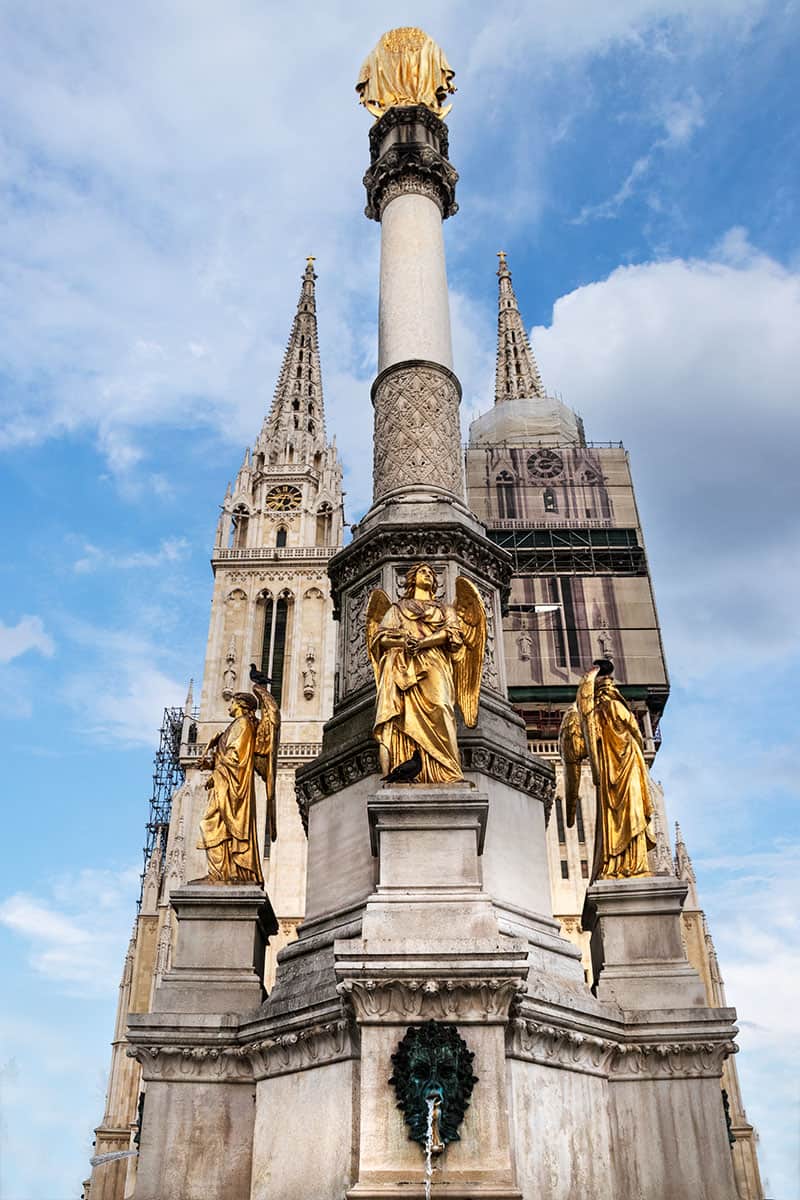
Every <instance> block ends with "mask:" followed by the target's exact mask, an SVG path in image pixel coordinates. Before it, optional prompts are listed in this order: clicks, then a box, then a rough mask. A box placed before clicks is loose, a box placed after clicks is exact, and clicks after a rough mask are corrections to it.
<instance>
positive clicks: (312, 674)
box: [302, 646, 317, 700]
mask: <svg viewBox="0 0 800 1200" xmlns="http://www.w3.org/2000/svg"><path fill="white" fill-rule="evenodd" d="M316 661H317V652H316V650H315V648H314V647H313V646H308V647H307V649H306V665H305V667H304V668H303V671H302V675H303V695H304V696H305V698H306V700H311V699H313V697H314V693H315V692H316V690H317V672H316V669H315V667H314V663H315V662H316Z"/></svg>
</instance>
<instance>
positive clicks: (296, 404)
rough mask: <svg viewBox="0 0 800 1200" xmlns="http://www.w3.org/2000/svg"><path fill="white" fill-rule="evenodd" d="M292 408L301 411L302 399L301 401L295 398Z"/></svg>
mask: <svg viewBox="0 0 800 1200" xmlns="http://www.w3.org/2000/svg"><path fill="white" fill-rule="evenodd" d="M292 408H293V409H294V411H295V412H299V411H300V401H299V400H293V401H292Z"/></svg>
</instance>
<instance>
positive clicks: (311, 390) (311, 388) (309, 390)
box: [308, 384, 314, 396]
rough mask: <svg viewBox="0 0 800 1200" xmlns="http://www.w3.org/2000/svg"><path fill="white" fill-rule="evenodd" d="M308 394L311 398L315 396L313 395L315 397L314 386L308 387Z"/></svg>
mask: <svg viewBox="0 0 800 1200" xmlns="http://www.w3.org/2000/svg"><path fill="white" fill-rule="evenodd" d="M308 394H309V396H313V395H314V387H313V385H312V384H309V385H308Z"/></svg>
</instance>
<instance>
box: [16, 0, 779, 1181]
mask: <svg viewBox="0 0 800 1200" xmlns="http://www.w3.org/2000/svg"><path fill="white" fill-rule="evenodd" d="M403 23H418V24H421V25H423V27H425V28H426V29H427V30H428V31H429V32H430V33H431V34H432V35H433V36H434V37H436V38H437V40H438V41H440V42H441V44H442V45H443V46H444V48H445V50H446V52H447V54H448V57H449V59H450V61H451V62H452V64H453V65H454V67H455V69H456V72H457V77H456V83H457V85H458V87H459V91H458V93H457V94H456V96H455V97H454V101H455V103H454V108H453V112H452V114H451V117H450V119H449V122H448V123H449V126H450V133H451V157H452V160H453V162H454V164H455V165H456V167H457V169H458V170H459V172H460V174H461V182H460V184H459V202H460V205H461V211H460V212H459V213H458V215H457V216H456V217H455V218H454V219H452V220H450V221H448V222H447V225H446V240H447V253H448V268H449V276H450V283H451V290H452V310H453V321H454V340H455V353H456V368H457V370H458V373H459V375H460V377H461V380H462V382H463V385H464V411H465V419H466V418H468V417H469V416H470V415H473V414H474V413H476V412H478V411H482V410H484V409H485V408H486V407H487V406H488V405H489V404H490V403H491V400H492V385H493V367H494V339H495V320H496V317H495V287H496V280H495V277H494V271H495V269H496V259H495V253H496V251H497V250H498V249H500V248H503V249H505V250H506V251H507V252H508V254H509V262H510V265H511V268H512V271H513V274H514V283H515V287H516V290H517V294H518V297H519V300H520V304H521V307H522V309H523V313H524V315H525V318H526V320H527V322H528V324H529V325H530V326H531V327H532V336H533V341H534V347H535V351H536V354H537V357H538V360H539V365H540V368H541V372H542V375H543V378H544V380H545V384H546V385H547V386H548V387H549V388H550V389H552V390H555V391H557V392H558V393H559V394H561V395H562V396H563V398H564V400H565V401H566V402H567V403H569V404H570V405H572V406H573V407H574V408H575V409H576V410H578V411H579V412H580V413H581V414H582V416H583V418H584V421H585V423H586V428H587V433H588V436H589V437H590V438H595V439H598V440H602V439H607V438H614V439H622V440H623V441H624V442H625V444H626V446H627V447H628V448H629V450H630V452H631V458H632V467H633V472H634V479H635V482H636V485H637V493H638V499H639V503H640V508H641V516H642V522H643V525H644V528H645V531H646V536H647V542H648V550H649V555H650V559H651V567H652V571H653V576H654V581H655V587H656V598H657V602H658V606H659V612H660V616H661V620H662V625H663V632H664V639H665V646H666V652H667V658H668V662H669V666H670V670H671V675H672V682H673V694H672V698H671V700H670V703H669V706H668V708H667V713H666V715H665V719H664V725H663V728H664V745H663V748H662V750H661V752H660V754H659V756H658V759H657V761H656V765H655V770H654V773H655V774H656V776H657V777H658V778H660V779H661V780H662V782H663V784H664V786H665V789H666V794H667V803H668V806H669V811H670V814H671V816H672V817H674V818H677V819H679V820H680V822H681V825H682V828H683V831H684V835H685V837H686V840H687V842H688V845H689V849H690V851H691V852H692V855H693V858H694V862H695V867H696V870H697V874H698V883H699V888H700V895H701V900H702V902H703V903H704V905H705V908H706V911H707V914H708V917H709V921H710V924H711V928H712V932H713V934H714V937H715V940H716V944H717V949H718V952H719V957H720V962H721V966H722V971H723V974H724V976H725V981H726V985H727V990H728V996H729V999H730V1001H731V1002H732V1003H735V1004H736V1005H737V1006H738V1008H739V1011H740V1017H741V1020H740V1026H741V1036H740V1043H741V1047H742V1051H741V1053H740V1055H739V1059H738V1063H739V1070H740V1075H741V1079H742V1085H743V1091H744V1098H745V1104H746V1107H747V1113H748V1116H749V1118H750V1120H751V1121H753V1122H754V1123H755V1124H756V1125H757V1126H758V1128H759V1130H760V1133H761V1164H762V1172H763V1175H764V1177H765V1180H766V1181H768V1188H767V1195H768V1196H770V1197H774V1198H776V1200H796V1198H797V1197H798V1196H800V1184H799V1182H798V1176H799V1175H800V1167H799V1165H798V1159H799V1152H800V1151H799V1146H798V1085H797V1079H798V1075H799V1072H798V1065H800V1064H798V1035H797V1029H796V1020H795V1013H796V1011H797V1007H798V1003H799V1002H800V995H798V980H799V979H800V949H799V948H798V937H797V913H796V878H797V875H798V873H799V872H800V836H798V828H797V820H796V812H797V783H796V780H797V766H796V750H795V746H796V732H795V730H796V719H795V713H794V707H795V706H794V705H793V704H792V703H791V699H790V697H791V694H792V685H793V683H794V680H795V674H796V672H797V669H798V666H800V651H799V648H798V622H797V615H796V610H797V599H796V598H797V595H798V586H799V584H800V581H798V561H800V560H799V558H798V520H797V513H798V495H797V492H798V478H800V472H798V469H797V463H796V461H795V458H796V454H797V446H798V441H799V440H800V439H798V434H799V433H800V429H798V425H800V417H799V416H798V412H799V411H800V406H799V405H798V403H797V392H798V382H797V381H798V379H800V338H798V334H797V331H798V327H800V245H799V244H798V234H797V229H798V190H797V183H798V129H799V127H800V120H799V119H798V106H797V98H796V97H797V85H796V63H797V55H798V40H799V39H798V33H799V32H800V11H799V10H798V4H797V3H796V2H787V3H779V2H774V3H769V2H762V0H611V3H609V4H607V5H599V4H597V3H595V2H594V0H572V2H571V3H570V4H569V5H565V4H563V3H556V2H555V0H542V3H540V4H537V5H532V4H524V3H515V2H513V0H511V2H509V3H506V4H504V5H503V6H502V7H498V9H497V11H496V13H495V12H492V13H490V14H488V15H487V6H486V5H483V4H478V3H450V4H445V3H427V4H426V5H424V6H417V7H411V8H397V7H396V6H388V5H379V6H376V5H374V4H372V5H367V4H365V3H361V2H351V3H348V4H346V5H345V4H339V3H331V4H327V5H324V6H322V5H311V4H309V3H306V2H304V0H300V2H299V3H296V4H294V5H291V6H286V5H278V4H275V3H270V2H265V0H262V2H261V3H257V2H255V0H237V2H235V3H231V2H229V3H226V4H224V5H223V4H221V3H212V2H210V0H194V2H193V3H191V4H190V3H188V2H187V3H180V2H178V0H160V3H158V4H156V3H155V2H154V0H152V2H151V0H141V3H139V4H137V5H134V6H130V5H121V4H116V3H113V2H112V3H111V4H100V3H93V2H91V0H90V2H89V3H86V2H85V0H83V2H80V3H78V2H77V0H48V2H47V3H45V2H44V0H27V2H26V3H25V4H19V5H16V4H13V3H11V2H8V3H5V4H0V47H2V49H0V56H2V59H3V61H2V62H0V206H2V211H1V213H0V251H1V253H0V331H1V332H0V402H1V403H2V413H3V421H2V427H1V428H0V456H2V458H1V461H2V468H3V469H2V483H1V484H0V486H2V488H3V492H4V495H3V501H4V505H5V511H6V512H7V513H8V514H9V515H8V518H7V520H6V521H5V522H4V533H5V541H6V546H5V550H4V553H3V555H2V558H0V578H2V584H3V586H2V589H1V590H0V708H1V709H2V716H3V720H4V742H5V746H6V756H5V763H4V768H5V769H4V776H5V785H6V786H5V789H4V790H5V793H6V804H7V811H8V816H7V818H6V819H7V828H8V835H7V841H6V845H7V852H6V865H5V870H4V872H3V880H2V887H0V938H1V939H2V953H3V958H4V962H5V964H6V966H7V974H6V977H7V978H10V979H11V980H12V981H13V983H12V986H11V987H6V988H5V989H4V991H3V995H2V998H1V999H0V1023H1V1024H0V1028H2V1033H3V1051H2V1099H1V1102H2V1109H1V1110H0V1121H1V1122H2V1124H1V1125H0V1150H1V1151H2V1155H1V1156H0V1195H2V1197H3V1198H4V1200H66V1198H68V1197H69V1198H71V1197H76V1196H78V1195H79V1194H80V1188H79V1185H80V1180H81V1179H82V1178H83V1177H84V1175H85V1173H86V1169H87V1161H88V1156H89V1153H90V1145H91V1130H92V1127H93V1125H94V1124H96V1123H97V1121H98V1120H99V1119H100V1116H101V1113H102V1108H103V1091H104V1085H105V1072H106V1069H107V1064H108V1041H109V1038H110V1036H111V1032H112V1025H113V1017H114V1005H115V999H116V990H117V984H118V980H119V973H120V969H121V965H122V958H123V954H124V950H125V946H126V944H127V938H128V936H129V931H130V924H131V921H132V918H133V912H134V901H135V895H136V877H137V874H138V870H139V869H140V847H141V845H142V842H143V828H144V822H145V819H146V809H147V797H148V794H149V788H150V774H151V758H152V752H153V749H154V744H155V740H156V730H157V728H158V724H159V721H160V712H161V709H162V708H163V706H164V705H165V704H173V703H180V702H181V701H182V700H183V697H184V695H185V691H186V683H187V681H188V678H189V677H190V676H194V677H195V678H198V677H199V676H200V674H201V671H202V654H203V650H204V646H205V638H206V626H207V620H208V604H209V599H210V593H211V578H210V570H209V567H208V555H209V549H210V545H211V541H212V537H213V530H214V526H215V522H216V515H217V511H218V507H217V506H218V505H219V503H220V501H221V500H222V496H223V494H224V490H225V484H226V482H227V480H228V479H229V478H230V477H231V475H232V474H234V473H235V470H236V468H237V466H238V464H239V461H240V459H241V454H242V450H243V447H244V446H245V445H246V444H247V443H248V442H251V441H252V440H253V438H254V436H255V434H256V432H257V430H258V428H259V427H260V424H261V420H262V417H263V413H264V411H265V409H266V407H267V406H268V404H269V401H270V398H271V394H272V389H273V387H274V383H275V379H276V377H277V373H278V368H279V365H280V359H281V356H282V353H283V347H284V343H285V339H286V334H287V332H288V328H289V323H290V320H291V316H292V313H293V310H294V306H295V303H296V298H297V293H298V288H299V277H300V274H301V271H302V267H303V263H304V258H305V255H306V254H308V253H313V254H315V255H316V256H317V270H318V274H319V282H318V287H317V290H318V308H319V322H320V339H321V350H322V356H323V370H324V384H325V394H326V408H327V418H328V430H329V433H334V432H335V433H336V435H337V438H338V441H339V444H340V447H341V450H342V454H343V457H344V462H345V469H346V478H345V486H346V488H347V491H348V497H347V503H348V515H349V517H350V519H351V520H355V519H356V518H357V517H358V515H359V514H360V512H361V511H362V510H363V509H364V508H365V507H366V505H367V503H368V501H369V491H370V475H371V453H370V435H371V421H370V418H369V412H370V408H369V384H370V382H371V379H372V377H373V375H374V371H375V352H376V342H377V337H376V300H377V256H378V227H377V226H376V225H375V224H374V223H371V222H368V221H366V220H365V218H364V217H363V215H362V210H363V203H364V197H363V188H362V185H361V176H362V174H363V171H364V169H365V167H366V164H367V151H368V147H367V132H368V128H369V118H368V117H367V116H366V115H365V114H364V113H363V111H361V110H360V109H359V108H358V106H357V105H356V102H355V93H354V91H353V85H354V81H355V78H356V73H357V70H358V67H359V65H360V62H361V59H362V57H363V56H364V55H365V54H366V53H367V52H368V50H369V49H370V48H371V47H372V46H373V44H374V43H375V41H376V40H377V38H378V36H379V35H380V33H381V32H382V31H383V30H384V29H385V28H388V27H390V26H392V25H396V24H403Z"/></svg>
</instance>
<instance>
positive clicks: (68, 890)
mask: <svg viewBox="0 0 800 1200" xmlns="http://www.w3.org/2000/svg"><path fill="white" fill-rule="evenodd" d="M137 880H138V871H136V870H135V869H134V868H132V867H131V868H126V869H125V870H122V871H118V872H114V871H110V870H90V871H84V872H80V873H78V874H76V875H71V876H63V877H59V878H57V879H56V880H55V882H54V884H53V886H52V888H51V894H50V895H49V896H45V897H44V898H43V897H42V896H41V895H36V896H33V895H31V894H30V893H27V892H16V893H14V894H13V895H11V896H8V897H6V899H4V900H3V901H2V902H0V924H2V925H4V926H5V927H6V928H7V929H9V930H11V932H12V933H14V934H15V935H16V936H17V937H19V938H21V939H22V940H23V941H25V942H26V943H27V945H28V961H29V964H30V966H31V968H32V969H33V970H34V971H35V972H36V973H37V974H39V975H43V976H45V977H46V978H47V979H48V981H49V982H50V983H51V985H53V986H56V987H58V988H60V989H63V990H65V991H67V992H68V993H69V994H71V995H76V994H77V995H95V994H98V993H109V994H110V993H112V991H113V989H114V988H116V986H117V984H118V983H119V976H120V973H121V969H122V961H121V957H120V949H121V947H122V946H123V945H124V937H125V936H126V935H125V931H126V930H127V928H128V927H129V925H130V921H131V915H132V910H131V898H132V896H133V895H134V893H135V889H136V883H137Z"/></svg>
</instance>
